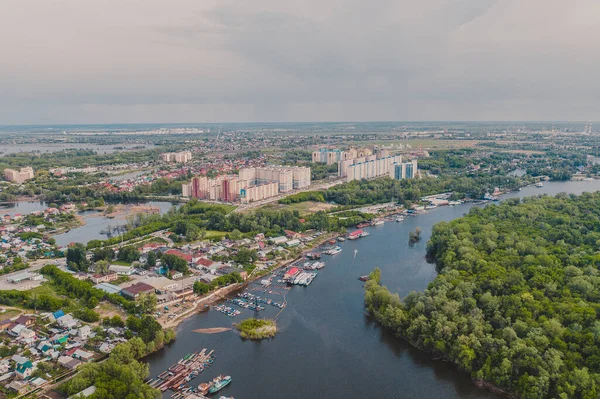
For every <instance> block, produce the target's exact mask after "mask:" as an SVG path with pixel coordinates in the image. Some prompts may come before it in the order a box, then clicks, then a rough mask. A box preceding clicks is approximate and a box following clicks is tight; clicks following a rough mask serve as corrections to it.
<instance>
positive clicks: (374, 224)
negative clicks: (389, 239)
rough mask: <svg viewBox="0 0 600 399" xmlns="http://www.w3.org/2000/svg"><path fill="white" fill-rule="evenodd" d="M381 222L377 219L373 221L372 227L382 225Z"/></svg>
mask: <svg viewBox="0 0 600 399" xmlns="http://www.w3.org/2000/svg"><path fill="white" fill-rule="evenodd" d="M383 223H384V222H383V220H381V219H378V220H374V221H373V226H381V225H382V224H383Z"/></svg>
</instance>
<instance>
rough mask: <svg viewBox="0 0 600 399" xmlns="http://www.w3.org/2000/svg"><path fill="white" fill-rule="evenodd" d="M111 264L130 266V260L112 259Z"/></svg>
mask: <svg viewBox="0 0 600 399" xmlns="http://www.w3.org/2000/svg"><path fill="white" fill-rule="evenodd" d="M110 264H111V265H119V266H131V263H130V262H127V261H126V260H113V261H111V262H110Z"/></svg>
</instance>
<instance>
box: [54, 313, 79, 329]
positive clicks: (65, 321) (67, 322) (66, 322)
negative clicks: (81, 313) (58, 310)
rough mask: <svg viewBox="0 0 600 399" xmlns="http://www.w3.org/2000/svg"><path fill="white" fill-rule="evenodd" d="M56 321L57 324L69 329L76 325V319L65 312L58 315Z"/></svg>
mask: <svg viewBox="0 0 600 399" xmlns="http://www.w3.org/2000/svg"><path fill="white" fill-rule="evenodd" d="M56 322H57V323H58V325H59V326H61V327H63V328H69V329H70V328H73V327H75V326H77V320H75V319H74V318H73V316H71V315H70V314H66V315H64V316H61V317H59V318H58V319H56Z"/></svg>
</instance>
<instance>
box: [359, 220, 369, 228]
mask: <svg viewBox="0 0 600 399" xmlns="http://www.w3.org/2000/svg"><path fill="white" fill-rule="evenodd" d="M369 226H370V224H369V223H367V222H363V223H359V224H357V225H356V228H357V229H362V228H363V227H369Z"/></svg>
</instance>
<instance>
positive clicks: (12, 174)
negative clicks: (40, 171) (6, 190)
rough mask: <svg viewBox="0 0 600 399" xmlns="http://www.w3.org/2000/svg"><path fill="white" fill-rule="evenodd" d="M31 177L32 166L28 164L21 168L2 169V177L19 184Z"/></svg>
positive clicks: (32, 174) (32, 175)
mask: <svg viewBox="0 0 600 399" xmlns="http://www.w3.org/2000/svg"><path fill="white" fill-rule="evenodd" d="M33 177H34V173H33V168H32V167H30V166H28V167H26V168H21V170H14V169H4V178H5V179H6V180H8V181H11V182H13V183H17V184H21V183H23V182H25V181H27V180H29V179H33Z"/></svg>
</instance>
